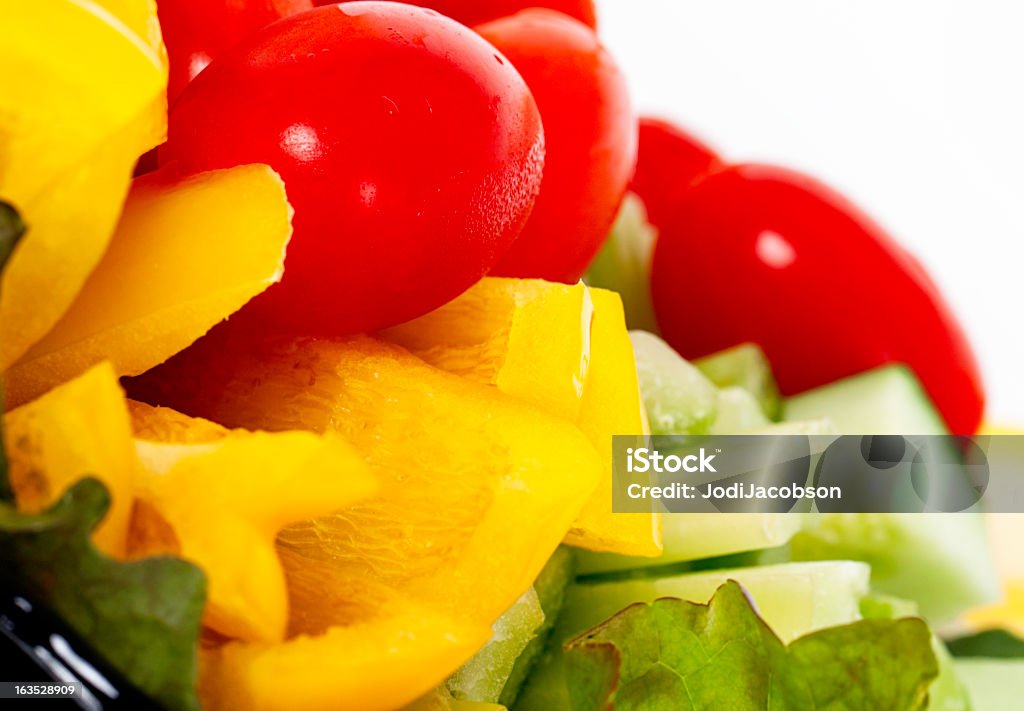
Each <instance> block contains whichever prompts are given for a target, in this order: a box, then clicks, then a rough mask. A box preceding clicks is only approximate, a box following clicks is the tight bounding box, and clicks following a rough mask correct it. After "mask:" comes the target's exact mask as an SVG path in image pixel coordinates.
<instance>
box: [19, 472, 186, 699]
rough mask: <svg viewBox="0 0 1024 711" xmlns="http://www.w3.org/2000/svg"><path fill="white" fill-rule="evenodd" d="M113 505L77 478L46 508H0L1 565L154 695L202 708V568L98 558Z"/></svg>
mask: <svg viewBox="0 0 1024 711" xmlns="http://www.w3.org/2000/svg"><path fill="white" fill-rule="evenodd" d="M0 478H3V479H6V472H5V471H4V472H0ZM109 505H110V495H109V494H108V493H107V490H106V488H105V487H104V486H103V484H101V483H100V482H99V481H97V480H96V479H84V480H82V481H79V482H78V483H77V484H75V485H74V486H72V487H71V488H70V489H69V490H68V491H67V493H65V494H64V496H63V498H61V500H60V501H58V502H57V503H56V504H55V505H54V506H53V507H52V508H51V509H49V510H47V511H45V512H43V513H40V514H33V515H28V514H21V513H18V512H17V511H16V510H15V509H14V508H13V507H12V506H10V505H8V504H0V566H2V568H3V570H4V571H6V572H7V573H13V574H14V575H15V577H16V578H17V580H18V581H19V582H20V583H21V584H22V585H23V586H25V588H26V590H27V591H28V592H29V593H30V594H33V595H35V596H37V597H38V598H39V599H41V600H44V601H45V602H46V603H48V604H49V605H50V607H51V608H52V609H53V610H54V611H55V612H56V613H57V614H59V615H60V616H61V617H62V618H63V619H64V620H65V621H66V622H67V623H68V624H69V625H71V627H73V628H74V629H75V630H76V631H77V632H78V633H79V634H81V635H82V636H83V637H84V638H85V639H87V640H88V641H89V642H90V644H91V645H92V646H93V647H94V648H95V649H96V651H97V652H98V653H100V654H101V655H103V657H104V658H105V659H106V660H107V661H108V662H109V663H110V664H111V665H112V666H114V667H115V668H116V669H118V670H119V671H120V672H121V673H123V674H124V675H125V677H126V678H127V679H128V680H129V681H131V682H132V683H133V684H135V685H136V686H137V687H138V688H139V689H140V690H142V691H143V692H145V693H146V694H148V695H149V696H150V697H151V698H152V699H154V700H155V701H158V702H159V703H160V704H161V705H163V706H165V707H166V708H170V709H198V708H199V704H198V701H197V700H196V696H195V683H196V643H197V640H198V636H199V629H200V621H201V618H202V614H203V600H204V597H205V589H206V582H205V578H204V576H203V573H202V571H200V570H199V568H197V567H196V566H194V565H192V564H191V563H187V562H185V561H184V560H180V559H177V558H170V557H165V558H149V559H146V560H140V561H135V562H131V563H119V562H117V561H114V560H111V559H110V558H107V557H106V556H104V555H103V554H101V553H100V552H99V551H97V550H96V549H95V548H94V547H93V546H92V543H91V542H90V541H89V533H90V532H91V531H92V529H93V528H94V527H95V526H96V524H97V523H98V522H99V521H100V519H102V518H103V515H104V514H105V513H106V511H107V508H108V507H109Z"/></svg>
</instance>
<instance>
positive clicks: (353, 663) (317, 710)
mask: <svg viewBox="0 0 1024 711" xmlns="http://www.w3.org/2000/svg"><path fill="white" fill-rule="evenodd" d="M396 604H398V605H399V606H400V608H401V609H399V610H394V609H393V608H394V607H395V605H396ZM390 608H392V612H390V613H389V614H388V615H385V616H383V617H378V618H374V619H370V620H367V621H364V622H359V623H356V624H353V625H352V626H349V627H332V628H331V629H329V630H327V631H326V632H325V633H324V634H322V635H317V636H309V635H301V636H299V637H296V638H294V639H290V640H288V641H287V642H284V643H282V644H276V645H268V644H241V643H231V644H227V645H225V646H223V647H220V648H219V649H214V650H209V651H206V652H204V653H203V654H202V657H201V665H200V668H201V673H200V685H199V689H200V698H201V699H202V701H203V706H204V708H206V709H210V710H211V711H219V710H220V709H242V708H244V709H251V710H252V711H291V710H292V709H304V710H305V711H392V710H393V709H397V708H400V707H402V706H403V705H405V704H406V703H408V702H410V701H412V700H414V699H416V698H417V697H418V696H420V695H421V694H423V693H424V691H426V690H427V689H429V688H431V687H433V686H436V685H437V684H440V683H441V682H442V681H444V679H445V678H446V677H447V676H448V675H449V674H450V673H451V671H452V670H453V669H456V668H458V666H459V665H461V664H462V663H463V662H465V661H466V660H467V659H469V657H470V656H472V654H473V652H474V651H475V650H476V649H478V648H480V647H481V646H482V645H483V644H484V643H485V642H486V641H487V639H488V637H489V636H490V634H491V631H490V628H489V627H487V625H483V624H473V623H467V622H462V621H457V620H453V619H451V618H446V617H442V616H439V615H438V614H437V613H436V612H435V611H432V610H426V609H418V608H416V607H413V606H411V605H408V604H405V605H402V604H401V603H397V602H395V603H393V604H392V605H391V606H390ZM467 711H468V710H467Z"/></svg>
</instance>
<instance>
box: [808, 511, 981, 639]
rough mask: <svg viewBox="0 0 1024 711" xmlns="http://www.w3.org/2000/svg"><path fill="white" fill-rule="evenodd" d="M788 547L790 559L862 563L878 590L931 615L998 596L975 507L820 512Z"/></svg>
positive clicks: (943, 617)
mask: <svg viewBox="0 0 1024 711" xmlns="http://www.w3.org/2000/svg"><path fill="white" fill-rule="evenodd" d="M789 550H790V557H791V559H792V560H803V561H807V560H834V559H836V558H842V559H848V560H862V561H864V562H866V563H869V564H870V565H871V583H872V585H873V586H874V587H875V588H876V589H877V590H879V591H881V592H884V593H888V594H890V595H896V596H898V597H903V598H909V599H911V600H914V601H916V602H917V604H918V605H919V606H920V608H921V613H922V614H923V615H924V616H925V617H926V618H928V619H929V620H931V621H933V622H944V621H947V620H950V619H952V618H954V617H956V616H957V615H958V614H960V613H961V612H963V611H964V610H966V609H967V608H969V607H973V606H975V605H979V604H982V603H985V602H989V601H992V600H995V599H997V598H998V596H999V581H998V578H997V576H996V572H995V566H994V564H993V563H992V559H991V555H990V553H989V549H988V541H987V538H986V533H985V526H984V521H983V519H982V518H981V517H980V516H978V515H975V514H970V513H956V514H932V513H917V514H915V513H910V514H907V513H885V514H866V513H860V514H851V513H829V514H821V515H819V516H815V517H814V518H813V519H811V523H810V524H809V526H808V528H807V529H806V530H804V531H801V532H799V533H797V534H796V535H795V536H793V539H792V540H791V541H790V542H789Z"/></svg>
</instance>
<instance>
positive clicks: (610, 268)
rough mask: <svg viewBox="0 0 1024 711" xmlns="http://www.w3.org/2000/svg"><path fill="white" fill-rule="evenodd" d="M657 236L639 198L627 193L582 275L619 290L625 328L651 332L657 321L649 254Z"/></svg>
mask: <svg viewBox="0 0 1024 711" xmlns="http://www.w3.org/2000/svg"><path fill="white" fill-rule="evenodd" d="M657 239H658V231H657V230H656V229H655V228H654V226H653V225H651V223H649V222H648V221H647V208H645V207H644V203H643V200H641V199H640V198H639V197H638V196H637V195H634V194H633V193H627V194H626V198H625V199H624V200H623V201H622V207H621V208H619V215H618V217H616V218H615V224H613V225H612V229H611V231H610V232H609V233H608V239H607V240H605V243H604V246H603V247H602V248H601V251H600V252H598V254H597V257H595V258H594V261H593V262H592V263H591V265H590V269H589V270H587V275H586V277H584V280H585V281H586V282H587V284H589V285H590V286H598V287H601V288H602V289H610V290H611V291H617V292H619V295H620V296H621V297H622V306H623V309H624V310H625V312H626V325H627V326H629V328H640V329H643V330H645V331H651V332H654V333H657V331H658V324H657V321H656V320H655V318H654V303H653V302H652V300H651V258H652V257H653V253H654V243H655V242H656V241H657Z"/></svg>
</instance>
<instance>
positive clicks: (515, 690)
mask: <svg viewBox="0 0 1024 711" xmlns="http://www.w3.org/2000/svg"><path fill="white" fill-rule="evenodd" d="M574 573H575V561H574V559H573V553H572V550H571V549H569V548H566V547H565V546H561V547H559V548H558V549H557V550H556V551H555V553H554V555H552V556H551V559H550V560H549V561H548V562H547V564H546V565H545V566H544V569H543V570H541V571H540V575H538V576H537V580H536V581H534V583H533V589H534V590H536V591H537V598H538V600H539V601H540V607H541V610H542V611H543V612H544V622H543V624H542V625H541V626H540V627H538V628H537V629H535V630H534V631H533V638H532V639H531V640H530V641H529V643H527V645H526V648H525V649H524V650H523V652H522V654H520V655H519V657H518V658H517V659H516V662H515V665H514V666H513V667H512V672H511V673H510V674H509V676H508V680H507V681H506V682H505V688H504V689H502V690H501V697H500V698H499V699H498V702H499V703H500V704H502V705H504V706H509V707H511V706H512V705H513V704H514V703H515V701H516V697H517V696H518V695H519V690H520V689H521V688H522V686H523V683H524V682H525V681H526V678H527V677H528V676H529V675H530V672H531V671H532V670H533V668H534V667H535V666H536V664H537V659H538V658H539V657H540V656H541V654H542V653H543V652H544V647H545V645H546V644H547V641H548V638H549V637H550V636H551V633H552V631H553V630H554V628H555V623H556V622H557V621H558V616H559V615H560V614H561V612H562V607H563V605H564V604H565V594H566V590H567V588H568V587H569V585H570V584H571V583H572V581H573V578H574Z"/></svg>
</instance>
